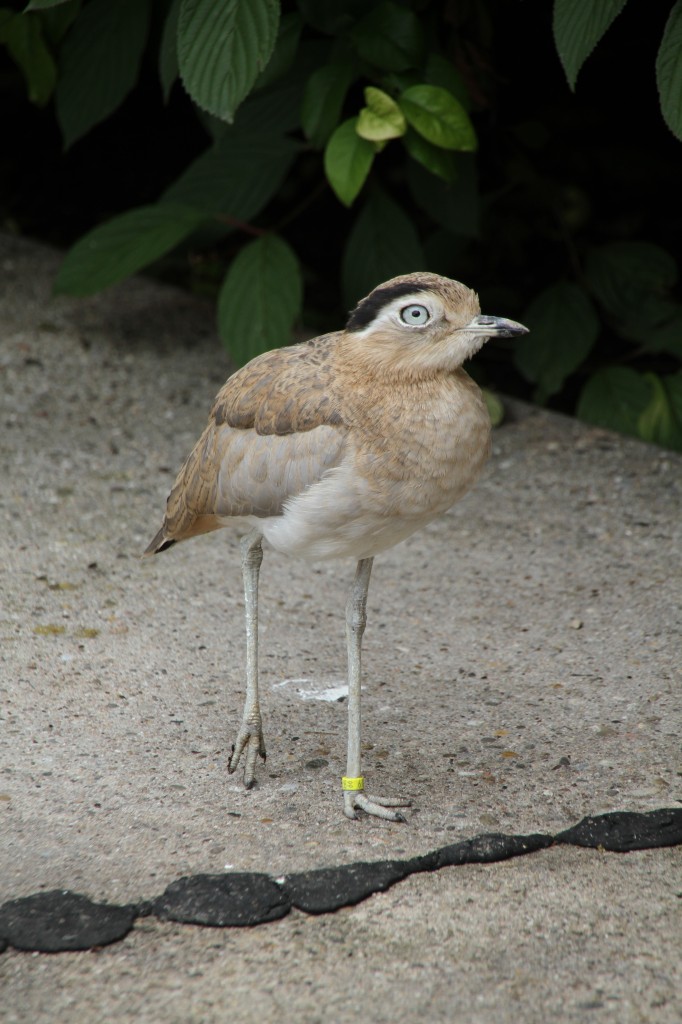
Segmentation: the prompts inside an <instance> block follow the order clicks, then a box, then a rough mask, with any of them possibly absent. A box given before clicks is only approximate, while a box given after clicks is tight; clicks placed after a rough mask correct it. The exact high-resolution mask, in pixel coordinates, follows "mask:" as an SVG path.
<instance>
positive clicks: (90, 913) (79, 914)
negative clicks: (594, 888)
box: [0, 808, 682, 953]
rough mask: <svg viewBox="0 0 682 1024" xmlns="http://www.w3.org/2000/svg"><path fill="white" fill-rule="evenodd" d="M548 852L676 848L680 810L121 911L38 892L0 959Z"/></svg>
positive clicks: (237, 879)
mask: <svg viewBox="0 0 682 1024" xmlns="http://www.w3.org/2000/svg"><path fill="white" fill-rule="evenodd" d="M554 843H563V844H570V845H573V846H586V847H592V848H599V849H602V850H608V851H614V852H621V853H629V852H632V851H634V850H649V849H653V848H656V847H661V846H677V845H680V844H682V808H662V809H660V810H656V811H649V812H646V813H640V812H636V811H614V812H611V813H609V814H601V815H599V816H597V817H594V818H592V817H588V818H583V820H582V821H581V822H579V823H578V824H577V825H574V826H573V827H572V828H569V829H566V830H565V831H564V832H560V833H559V834H558V835H556V836H551V835H546V834H544V833H537V834H534V835H528V836H523V835H502V834H500V833H490V834H486V835H481V836H476V837H475V838H474V839H467V840H464V841H463V842H460V843H454V844H452V845H450V846H442V847H440V848H439V849H437V850H433V851H431V852H430V853H427V854H425V855H424V856H421V857H413V858H410V859H409V860H384V861H358V862H356V863H353V864H342V865H340V866H339V867H333V868H319V869H317V870H314V871H302V872H296V873H293V874H289V875H284V876H283V877H282V878H278V879H275V878H272V877H271V876H270V875H266V874H259V873H256V872H228V873H226V874H222V875H207V874H200V875H187V876H185V877H183V878H178V879H176V881H174V882H171V884H170V885H169V886H168V887H167V888H166V889H165V891H164V892H163V893H162V894H161V895H160V896H156V897H155V898H154V899H152V900H147V901H144V902H142V903H139V904H130V905H124V906H119V905H117V904H113V903H94V902H93V901H92V900H90V899H89V898H88V897H87V896H84V895H82V894H80V893H74V892H70V891H69V890H68V889H66V890H61V889H54V890H52V891H51V892H38V893H34V894H33V895H31V896H23V897H21V898H19V899H15V900H9V901H8V902H7V903H5V904H3V905H2V906H1V907H0V952H2V951H3V950H4V949H6V948H7V947H8V946H12V947H13V948H14V949H17V950H26V951H31V952H41V953H56V952H62V951H67V950H71V951H74V950H88V949H93V948H96V947H99V946H105V945H108V944H109V943H111V942H117V941H118V940H120V939H123V938H125V936H126V935H127V934H128V932H129V931H130V930H131V929H132V927H133V925H134V923H135V920H136V919H137V918H138V917H144V916H147V915H150V914H152V915H154V916H155V917H157V918H159V919H160V920H163V921H178V922H182V923H185V924H197V925H204V926H210V927H217V928H240V927H247V926H252V925H256V924H264V923H265V922H267V921H275V920H277V919H279V918H281V917H285V916H286V914H288V913H289V911H290V910H291V908H292V907H296V908H297V909H298V910H302V911H304V912H305V913H307V914H327V913H331V912H333V911H335V910H339V909H340V908H341V907H348V906H353V905H354V904H356V903H359V902H360V901H361V900H364V899H367V897H368V896H371V895H372V894H373V893H375V892H385V890H386V889H388V888H390V887H391V886H392V885H395V884H396V883H397V882H401V881H402V880H403V879H404V878H407V877H408V876H409V875H413V874H417V873H419V872H422V871H439V870H440V869H441V868H444V867H451V866H455V865H461V864H491V863H494V862H497V861H502V860H507V859H509V858H510V857H520V856H523V855H525V854H528V853H533V852H534V851H536V850H543V849H546V848H547V847H548V846H551V845H552V844H554Z"/></svg>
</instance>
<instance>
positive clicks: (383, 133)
mask: <svg viewBox="0 0 682 1024" xmlns="http://www.w3.org/2000/svg"><path fill="white" fill-rule="evenodd" d="M365 103H366V104H367V106H366V107H363V109H362V110H361V111H360V113H359V115H358V120H357V124H356V126H355V130H356V132H357V133H358V135H359V136H360V138H361V139H367V140H368V141H369V142H385V141H386V140H388V139H397V138H399V137H400V136H401V135H404V134H405V132H406V131H407V122H406V121H405V117H404V114H403V112H402V110H401V109H400V107H399V106H398V104H397V103H396V102H395V100H394V99H392V98H391V97H390V96H389V95H388V93H387V92H384V91H383V90H382V89H376V88H375V87H374V86H373V85H368V86H367V88H366V89H365Z"/></svg>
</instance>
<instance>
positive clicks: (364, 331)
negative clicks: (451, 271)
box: [346, 273, 528, 375]
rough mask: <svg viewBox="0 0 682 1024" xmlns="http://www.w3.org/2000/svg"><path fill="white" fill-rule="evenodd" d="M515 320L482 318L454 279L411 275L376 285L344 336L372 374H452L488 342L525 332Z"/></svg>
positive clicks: (476, 305) (468, 293) (469, 295)
mask: <svg viewBox="0 0 682 1024" xmlns="http://www.w3.org/2000/svg"><path fill="white" fill-rule="evenodd" d="M527 333H528V328H527V327H524V326H523V325H522V324H518V323H516V322H515V321H514V320H505V319H503V318H502V317H499V316H487V315H482V314H481V307H480V305H479V301H478V296H477V295H476V293H475V292H473V291H471V289H470V288H467V287H466V285H464V284H461V283H460V282H459V281H453V280H451V279H450V278H448V277H440V276H439V275H438V274H428V273H415V274H405V275H403V276H401V277H394V278H392V279H391V280H390V281H386V282H385V283H384V284H380V285H379V286H378V287H377V288H375V289H374V291H372V292H370V293H369V295H368V296H367V297H366V298H364V299H362V300H361V301H360V302H359V303H358V304H357V306H356V307H355V309H354V310H353V311H352V312H351V314H350V316H349V318H348V323H347V324H346V335H347V337H348V340H349V342H350V344H351V345H352V347H353V349H354V351H355V352H357V355H358V357H359V358H362V357H365V358H368V359H370V360H371V362H372V363H373V365H374V367H375V369H376V370H378V369H379V367H380V366H383V367H385V368H386V369H387V370H393V371H396V372H403V373H408V374H415V375H421V374H424V373H426V374H428V373H433V372H438V371H443V370H452V369H455V368H456V367H458V366H461V365H462V363H463V362H464V361H465V360H466V359H469V358H470V357H471V356H472V355H474V353H475V352H478V350H479V349H480V348H481V346H482V345H484V344H485V342H486V341H487V340H488V338H492V337H498V338H506V337H511V336H513V335H518V334H527Z"/></svg>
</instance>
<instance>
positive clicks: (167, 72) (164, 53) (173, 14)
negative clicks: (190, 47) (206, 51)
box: [159, 0, 182, 103]
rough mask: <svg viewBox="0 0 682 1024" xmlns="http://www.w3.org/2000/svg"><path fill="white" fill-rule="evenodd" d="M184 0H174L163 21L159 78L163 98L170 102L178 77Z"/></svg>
mask: <svg viewBox="0 0 682 1024" xmlns="http://www.w3.org/2000/svg"><path fill="white" fill-rule="evenodd" d="M181 2H182V0H172V2H171V5H170V7H169V9H168V14H167V15H166V20H165V21H164V23H163V31H162V32H161V42H160V44H159V78H160V79H161V90H162V92H163V98H164V100H165V102H166V103H168V97H169V96H170V91H171V89H172V88H173V83H174V82H175V79H176V78H177V77H178V19H179V18H180V4H181Z"/></svg>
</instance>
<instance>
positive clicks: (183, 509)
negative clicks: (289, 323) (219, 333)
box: [145, 334, 346, 554]
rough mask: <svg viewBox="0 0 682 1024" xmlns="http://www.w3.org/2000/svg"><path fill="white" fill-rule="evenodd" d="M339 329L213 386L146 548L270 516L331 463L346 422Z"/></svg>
mask: <svg viewBox="0 0 682 1024" xmlns="http://www.w3.org/2000/svg"><path fill="white" fill-rule="evenodd" d="M337 338H338V335H335V334H332V335H325V336H323V337H321V338H315V339H313V340H312V341H309V342H303V343H302V344H300V345H292V346H290V347H288V348H282V349H275V350H274V351H272V352H266V353H265V354H264V355H262V356H258V357H257V358H256V359H253V360H252V361H251V362H250V363H248V364H247V365H246V366H245V367H243V369H241V370H239V371H238V372H237V373H235V374H234V375H233V376H232V377H230V379H229V380H228V381H227V383H226V384H225V385H224V387H223V388H222V389H221V390H220V391H219V393H218V395H217V397H216V400H215V403H214V405H213V409H212V410H211V415H210V418H209V422H208V425H207V427H206V429H205V430H204V432H203V434H202V435H201V437H200V438H199V441H198V442H197V444H196V445H195V447H194V449H193V451H192V452H191V454H190V456H189V458H188V459H187V461H186V462H185V464H184V466H183V467H182V469H181V470H180V472H179V474H178V477H177V479H176V481H175V484H174V486H173V489H172V491H171V493H170V495H169V497H168V502H167V507H166V516H165V519H164V523H163V526H162V527H161V529H160V530H159V532H158V534H157V535H156V537H154V540H153V541H152V542H151V544H150V545H149V547H148V548H147V550H146V552H145V554H153V553H154V552H157V551H162V550H163V549H164V548H166V547H169V546H170V545H171V544H173V543H175V542H176V541H179V540H185V539H187V538H188V537H194V536H196V535H197V534H200V533H207V532H208V531H210V530H217V529H219V528H220V527H221V526H223V525H224V522H223V521H222V520H223V519H224V517H229V516H259V517H263V516H275V515H279V514H280V513H281V511H282V508H283V506H284V503H285V502H286V500H287V499H288V498H292V497H294V496H295V495H297V494H300V493H301V492H302V491H304V490H305V489H306V488H307V487H309V486H310V485H311V484H313V483H315V482H316V481H317V480H319V479H320V478H321V477H322V476H323V475H324V473H325V472H327V471H328V470H329V469H331V468H333V467H334V466H337V465H338V464H339V462H340V461H341V459H342V457H343V452H344V448H345V440H346V429H345V425H344V423H343V419H342V416H341V413H340V409H339V402H338V400H337V398H336V396H335V393H334V388H333V356H334V348H335V342H336V339H337Z"/></svg>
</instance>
